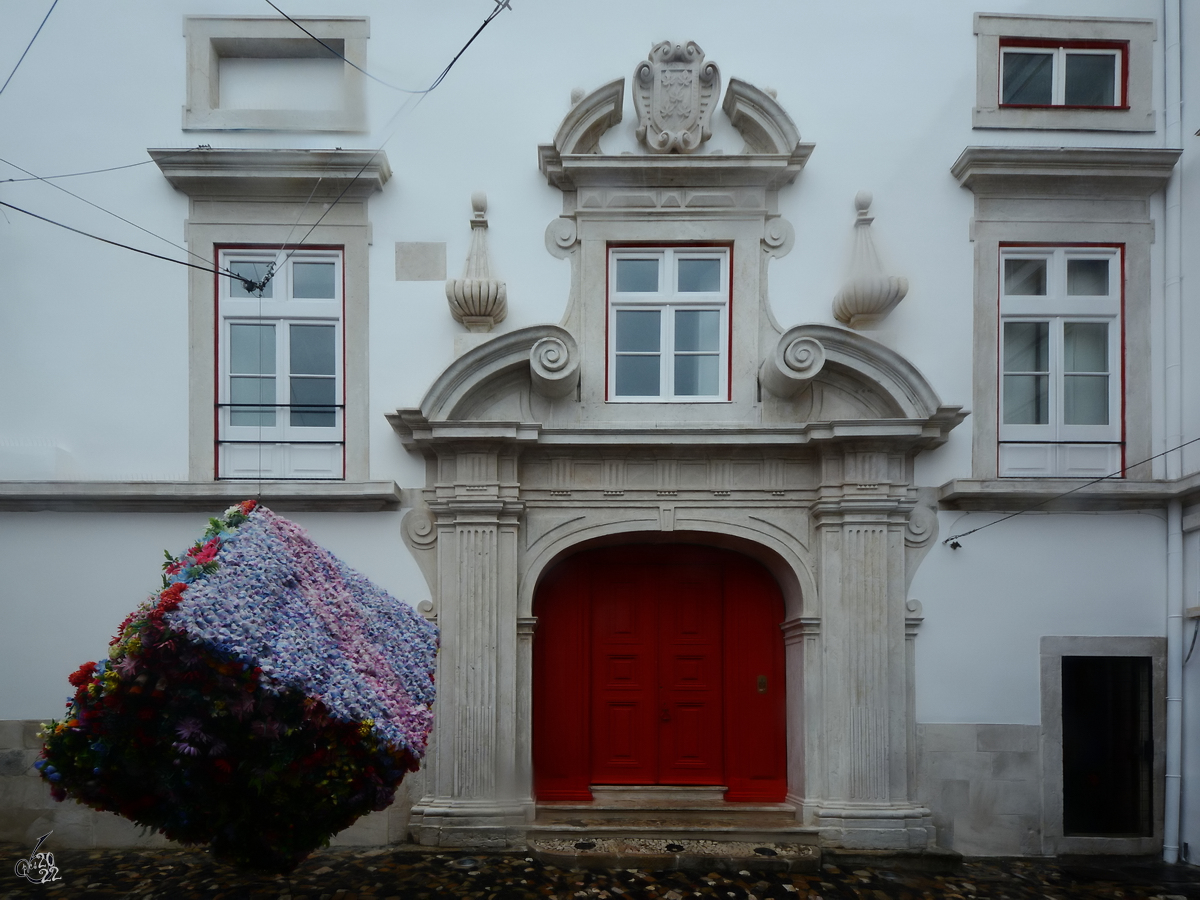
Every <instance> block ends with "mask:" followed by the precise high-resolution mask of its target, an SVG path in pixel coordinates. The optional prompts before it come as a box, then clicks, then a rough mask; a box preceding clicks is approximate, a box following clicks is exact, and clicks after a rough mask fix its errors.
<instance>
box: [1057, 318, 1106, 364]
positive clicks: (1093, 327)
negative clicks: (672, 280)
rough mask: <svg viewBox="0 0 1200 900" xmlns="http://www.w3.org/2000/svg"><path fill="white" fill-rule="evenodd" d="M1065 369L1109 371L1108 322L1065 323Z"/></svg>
mask: <svg viewBox="0 0 1200 900" xmlns="http://www.w3.org/2000/svg"><path fill="white" fill-rule="evenodd" d="M1063 370H1064V371H1066V372H1107V371H1108V323H1107V322H1064V323H1063Z"/></svg>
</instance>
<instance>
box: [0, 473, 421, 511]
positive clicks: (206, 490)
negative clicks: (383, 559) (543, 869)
mask: <svg viewBox="0 0 1200 900" xmlns="http://www.w3.org/2000/svg"><path fill="white" fill-rule="evenodd" d="M409 494H410V495H411V496H409V497H407V498H406V497H405V494H404V492H403V491H401V489H400V488H399V487H398V486H397V485H396V483H395V482H393V481H363V482H350V481H328V482H312V481H261V482H259V481H253V482H246V481H212V482H197V481H0V510H2V511H21V512H41V511H63V512H177V511H181V510H210V511H218V512H219V511H220V510H222V509H225V508H226V507H228V506H230V505H231V504H234V503H237V502H238V501H240V500H245V499H246V498H247V497H255V498H257V499H259V500H261V501H262V502H263V503H264V504H265V505H266V506H269V507H270V508H271V509H275V510H301V511H331V512H371V511H377V510H384V509H399V508H400V507H401V506H413V505H415V503H416V500H417V492H414V491H410V492H409Z"/></svg>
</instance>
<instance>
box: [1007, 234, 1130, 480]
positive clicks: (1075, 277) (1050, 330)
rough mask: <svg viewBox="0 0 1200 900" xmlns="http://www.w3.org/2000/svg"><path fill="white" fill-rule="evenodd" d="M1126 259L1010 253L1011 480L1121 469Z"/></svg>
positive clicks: (1083, 251) (1028, 249)
mask: <svg viewBox="0 0 1200 900" xmlns="http://www.w3.org/2000/svg"><path fill="white" fill-rule="evenodd" d="M1122 250H1123V248H1121V247H1119V246H1066V247H1053V246H1006V247H1001V252H1000V391H999V393H1000V397H999V400H1000V404H999V407H1000V422H999V426H1000V428H999V433H1000V447H999V468H1000V474H1001V475H1002V476H1010V477H1012V476H1017V477H1031V476H1046V475H1057V476H1064V477H1098V476H1102V475H1108V474H1110V473H1112V472H1115V471H1117V470H1119V469H1120V467H1121V440H1122V420H1123V415H1122V403H1121V391H1122V387H1123V379H1122V327H1121V314H1122V306H1123V304H1122V296H1123V290H1122V284H1121V282H1122V269H1123V267H1122V265H1121V259H1122Z"/></svg>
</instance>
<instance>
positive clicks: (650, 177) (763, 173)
mask: <svg viewBox="0 0 1200 900" xmlns="http://www.w3.org/2000/svg"><path fill="white" fill-rule="evenodd" d="M624 95H625V79H623V78H618V79H616V80H614V81H610V82H608V83H607V84H605V85H603V86H601V87H599V88H597V89H596V90H594V91H592V92H591V93H590V94H587V95H585V96H583V97H582V98H581V99H579V100H578V102H576V103H575V104H574V105H573V106H572V108H571V111H570V112H568V113H567V115H566V118H564V119H563V121H562V124H561V125H559V128H558V131H557V132H556V133H555V136H554V143H553V144H543V145H541V146H539V147H538V166H539V168H540V169H541V171H542V174H543V175H545V176H546V178H547V180H548V181H549V182H550V183H551V184H553V185H554V186H555V187H558V188H559V189H561V190H564V191H572V190H578V189H580V188H583V187H596V186H607V187H614V188H615V187H625V186H627V187H647V186H661V187H665V188H672V187H674V188H679V187H704V186H745V187H761V188H766V189H768V190H778V189H779V188H780V187H782V186H783V185H785V184H788V183H790V182H791V181H793V180H794V179H795V178H796V176H797V175H798V174H799V172H800V170H801V169H802V168H803V167H804V164H805V162H807V160H808V157H809V156H810V155H811V154H812V151H813V148H814V147H815V146H816V145H815V144H811V143H802V142H801V140H800V131H799V129H798V128H797V127H796V124H795V123H794V122H793V121H792V119H791V117H790V116H789V115H788V114H787V112H786V111H785V110H784V109H783V107H782V106H780V104H779V102H778V101H777V100H775V98H774V97H772V96H771V95H770V94H768V93H767V92H766V91H763V90H761V89H759V88H757V87H755V86H754V85H752V84H750V83H748V82H745V81H742V80H741V79H738V78H733V79H730V81H729V86H728V87H727V88H726V91H725V99H724V101H723V102H722V104H721V108H722V110H723V112H724V113H725V115H726V116H728V117H729V121H730V122H731V123H732V124H733V127H734V128H736V129H737V130H738V132H739V133H740V134H741V135H742V138H743V140H744V141H745V147H744V149H743V152H741V153H734V154H726V153H721V154H708V155H696V154H682V153H665V152H662V151H654V152H651V151H650V150H649V149H648V150H647V152H646V153H644V154H619V155H613V154H605V153H603V152H602V151H601V148H600V139H601V137H603V136H604V134H605V132H607V131H608V130H609V129H610V128H612V127H613V126H614V125H616V124H618V123H619V122H620V121H621V119H622V115H623V99H624Z"/></svg>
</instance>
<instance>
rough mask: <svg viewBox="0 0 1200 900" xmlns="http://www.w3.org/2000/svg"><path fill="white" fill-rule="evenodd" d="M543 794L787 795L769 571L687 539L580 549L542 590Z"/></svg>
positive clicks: (777, 610) (538, 667) (778, 619)
mask: <svg viewBox="0 0 1200 900" xmlns="http://www.w3.org/2000/svg"><path fill="white" fill-rule="evenodd" d="M534 614H535V615H536V616H537V618H538V627H537V632H536V635H535V638H534V657H533V766H534V790H535V793H536V795H537V798H538V799H539V800H590V799H591V798H592V794H591V789H590V786H591V785H593V784H605V785H613V784H623V785H656V784H663V785H667V784H669V785H724V786H726V787H727V788H728V791H727V793H726V794H725V799H726V800H728V801H758V802H778V801H782V800H783V799H784V795H785V793H786V791H787V778H786V770H785V766H786V728H785V716H786V705H785V692H784V689H785V685H784V650H783V635H782V633H781V631H780V629H779V625H780V624H781V623H782V621H783V617H784V606H783V598H782V595H781V593H780V590H779V585H778V584H777V583H776V582H775V580H774V579H773V578H772V577H771V575H770V573H769V572H767V570H766V569H765V568H763V566H762V565H760V564H759V563H757V562H755V561H754V560H752V559H749V558H747V557H744V556H742V555H740V554H737V553H733V552H731V551H728V550H722V549H718V548H714V547H707V546H699V545H691V544H650V545H633V546H622V547H607V548H602V549H597V550H588V551H583V552H581V553H578V554H576V555H574V556H572V557H570V558H568V559H566V560H564V561H563V562H561V563H559V564H558V565H557V566H555V567H554V569H553V570H551V571H550V572H549V573H547V575H546V577H545V578H544V579H543V581H542V583H541V584H540V585H539V587H538V592H537V596H536V599H535V601H534Z"/></svg>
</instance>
